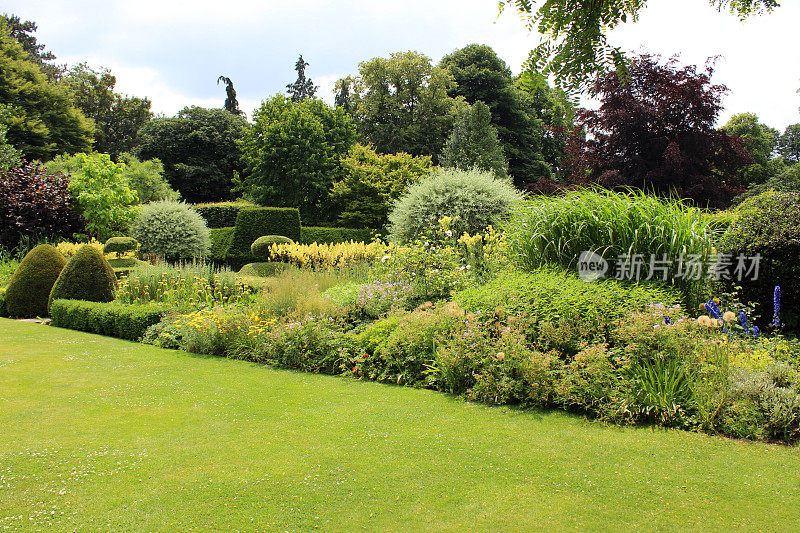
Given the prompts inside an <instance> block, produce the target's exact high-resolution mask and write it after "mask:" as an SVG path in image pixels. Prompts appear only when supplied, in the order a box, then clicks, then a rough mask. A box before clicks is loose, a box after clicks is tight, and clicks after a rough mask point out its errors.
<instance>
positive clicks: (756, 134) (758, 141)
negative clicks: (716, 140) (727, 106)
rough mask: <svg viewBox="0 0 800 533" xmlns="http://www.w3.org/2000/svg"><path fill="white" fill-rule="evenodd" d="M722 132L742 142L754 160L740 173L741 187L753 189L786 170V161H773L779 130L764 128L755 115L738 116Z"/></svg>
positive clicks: (738, 172)
mask: <svg viewBox="0 0 800 533" xmlns="http://www.w3.org/2000/svg"><path fill="white" fill-rule="evenodd" d="M720 129H721V130H722V131H724V132H725V133H727V134H728V135H731V136H733V137H738V138H739V139H741V141H742V142H743V143H744V147H745V149H746V150H747V151H748V152H749V153H750V157H751V158H752V162H751V163H750V164H749V165H746V166H743V167H742V168H741V169H739V170H738V171H737V172H736V176H737V181H738V183H739V184H740V185H743V186H745V187H749V186H750V185H754V184H757V183H763V182H765V181H767V180H768V179H770V178H771V177H773V176H776V175H777V174H779V173H781V172H782V171H783V170H784V166H785V165H784V163H783V161H781V160H780V159H773V158H772V154H773V152H774V151H775V144H776V143H777V141H778V136H779V135H780V133H779V132H778V130H776V129H775V128H771V127H769V126H767V125H766V124H761V123H760V122H759V120H758V116H756V114H755V113H737V114H736V115H733V116H732V117H731V118H730V120H728V122H727V124H725V125H724V126H723V127H722V128H720Z"/></svg>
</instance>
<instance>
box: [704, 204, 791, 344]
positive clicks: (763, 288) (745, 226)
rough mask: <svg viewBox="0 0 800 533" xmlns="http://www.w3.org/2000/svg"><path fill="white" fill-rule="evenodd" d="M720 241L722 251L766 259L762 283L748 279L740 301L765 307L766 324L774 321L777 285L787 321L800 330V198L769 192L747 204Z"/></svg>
mask: <svg viewBox="0 0 800 533" xmlns="http://www.w3.org/2000/svg"><path fill="white" fill-rule="evenodd" d="M736 213H737V214H738V217H737V218H736V219H735V220H734V221H733V222H732V223H731V225H730V227H729V228H728V230H727V231H726V232H725V234H724V235H723V236H722V238H721V239H720V242H719V246H718V248H719V251H720V252H721V253H728V254H732V255H733V256H734V261H733V262H734V266H735V265H736V263H737V260H736V257H737V256H739V255H740V254H743V255H745V256H748V257H753V256H755V255H756V254H760V255H761V262H760V268H759V273H758V279H757V280H745V281H742V282H741V283H738V282H737V284H738V285H741V287H742V292H741V294H740V297H741V298H742V299H743V300H745V301H752V302H756V303H758V304H759V308H758V310H757V311H758V312H759V313H760V314H761V322H760V323H759V324H760V325H762V326H763V325H764V324H765V323H766V322H769V321H770V320H771V319H772V298H773V294H774V288H775V285H780V286H781V291H782V295H783V297H782V299H781V303H782V306H781V318H782V320H783V322H785V323H786V324H787V326H788V328H789V330H794V331H800V194H798V193H795V192H779V191H768V192H765V193H763V194H759V195H758V196H753V197H752V198H748V199H747V200H745V201H744V202H743V203H742V204H741V205H740V206H739V207H737V208H736Z"/></svg>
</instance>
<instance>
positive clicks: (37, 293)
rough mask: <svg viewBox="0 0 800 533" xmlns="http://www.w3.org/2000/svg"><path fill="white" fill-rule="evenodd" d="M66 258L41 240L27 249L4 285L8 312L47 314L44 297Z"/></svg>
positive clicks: (32, 315)
mask: <svg viewBox="0 0 800 533" xmlns="http://www.w3.org/2000/svg"><path fill="white" fill-rule="evenodd" d="M66 264H67V260H66V259H65V258H64V256H63V255H61V254H60V253H59V251H58V250H56V249H55V248H54V247H53V246H50V245H49V244H40V245H39V246H37V247H35V248H34V249H33V250H31V251H30V252H28V254H27V255H26V256H25V258H24V259H23V260H22V262H21V263H20V264H19V266H18V267H17V270H16V272H14V275H13V276H12V278H11V283H9V284H8V288H7V289H6V297H5V300H6V311H7V312H8V315H9V316H12V317H17V318H32V317H37V316H47V301H48V298H49V297H50V291H51V290H52V289H53V285H54V284H55V282H56V280H57V279H58V276H59V274H60V273H61V271H62V269H63V268H64V265H66Z"/></svg>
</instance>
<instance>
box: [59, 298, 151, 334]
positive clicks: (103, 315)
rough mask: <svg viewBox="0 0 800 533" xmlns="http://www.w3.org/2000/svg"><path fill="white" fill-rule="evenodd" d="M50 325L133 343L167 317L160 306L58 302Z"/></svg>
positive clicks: (76, 301) (79, 301)
mask: <svg viewBox="0 0 800 533" xmlns="http://www.w3.org/2000/svg"><path fill="white" fill-rule="evenodd" d="M50 314H51V315H52V322H51V324H52V325H53V326H55V327H58V328H69V329H74V330H78V331H86V332H88V333H97V334H98V335H107V336H109V337H117V338H119V339H126V340H130V341H137V340H139V339H141V338H142V336H143V335H144V333H145V331H147V328H149V327H150V326H152V325H154V324H158V322H160V321H161V318H162V316H163V314H164V308H163V306H160V305H158V304H148V305H125V304H120V303H118V302H87V301H83V300H56V301H54V302H53V305H52V306H51V309H50Z"/></svg>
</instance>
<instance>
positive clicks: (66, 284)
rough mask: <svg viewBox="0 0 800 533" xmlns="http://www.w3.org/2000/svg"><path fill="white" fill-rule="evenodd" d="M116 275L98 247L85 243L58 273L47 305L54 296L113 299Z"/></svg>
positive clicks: (60, 298) (91, 299) (51, 301)
mask: <svg viewBox="0 0 800 533" xmlns="http://www.w3.org/2000/svg"><path fill="white" fill-rule="evenodd" d="M116 286H117V277H116V275H115V274H114V269H113V268H112V267H111V265H110V264H109V263H108V261H106V259H105V257H103V255H102V254H101V253H100V251H99V250H98V249H97V248H94V247H93V246H91V245H88V244H85V245H83V246H81V247H80V248H78V251H77V252H75V255H73V256H72V259H70V260H69V261H67V264H66V266H64V269H63V270H62V271H61V274H59V275H58V279H57V280H56V282H55V285H53V290H52V291H50V298H49V301H48V308H50V307H51V306H52V305H53V302H54V301H56V300H87V301H92V302H110V301H112V300H113V299H114V289H115V288H116Z"/></svg>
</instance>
